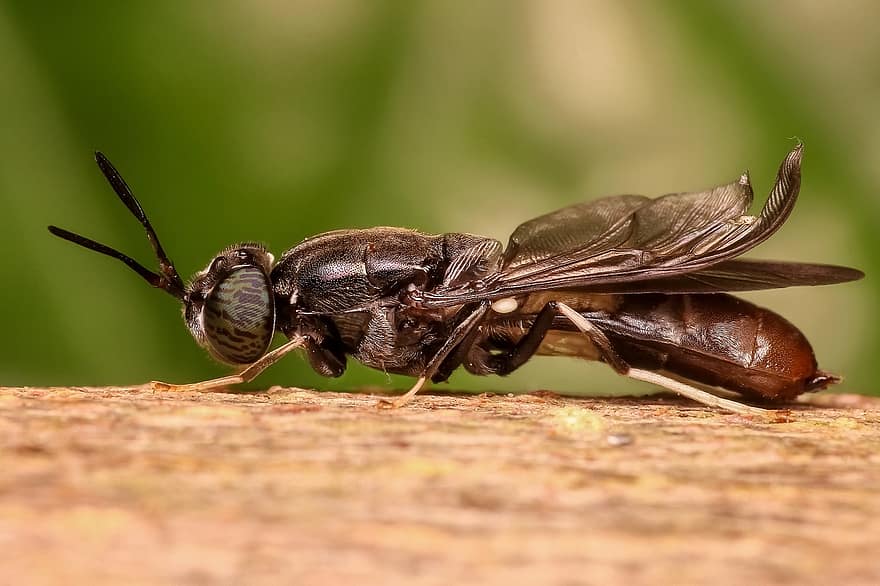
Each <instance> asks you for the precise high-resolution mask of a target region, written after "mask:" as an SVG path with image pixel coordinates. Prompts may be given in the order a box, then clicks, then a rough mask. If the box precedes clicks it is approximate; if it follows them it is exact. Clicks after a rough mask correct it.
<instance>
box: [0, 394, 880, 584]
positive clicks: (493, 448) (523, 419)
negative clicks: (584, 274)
mask: <svg viewBox="0 0 880 586" xmlns="http://www.w3.org/2000/svg"><path fill="white" fill-rule="evenodd" d="M811 401H812V404H810V405H799V406H797V407H795V408H793V409H791V410H788V411H782V412H779V413H777V414H776V415H775V416H774V417H772V418H769V419H766V420H754V419H745V418H742V417H739V416H736V415H731V414H727V413H723V412H718V411H713V410H710V409H707V408H704V407H701V406H696V405H693V404H690V403H687V402H685V401H680V400H678V399H675V398H672V397H662V396H661V397H657V396H654V397H648V398H624V399H621V398H616V399H572V398H562V397H557V396H554V395H550V394H538V395H520V396H488V395H481V396H452V395H424V396H420V397H418V398H417V399H416V401H415V402H414V403H413V404H412V406H411V407H407V408H404V409H401V410H397V411H393V410H386V409H378V408H376V398H375V397H371V396H369V395H365V394H338V393H316V392H311V391H302V390H297V389H281V388H273V389H270V390H269V391H267V392H266V393H246V394H223V393H211V394H174V393H154V392H152V391H149V390H145V389H143V388H139V387H138V388H60V389H34V388H0V584H16V585H32V584H119V583H125V584H157V583H173V584H194V585H201V584H277V583H287V584H343V583H346V584H347V583H360V584H364V583H369V584H408V585H421V584H623V583H625V584H695V583H709V582H711V583H713V584H742V583H752V584H799V585H800V584H829V583H831V584H834V583H837V584H878V583H880V555H878V536H880V402H878V401H877V400H874V399H868V398H864V397H855V396H832V395H826V396H822V395H819V396H815V397H813V398H811Z"/></svg>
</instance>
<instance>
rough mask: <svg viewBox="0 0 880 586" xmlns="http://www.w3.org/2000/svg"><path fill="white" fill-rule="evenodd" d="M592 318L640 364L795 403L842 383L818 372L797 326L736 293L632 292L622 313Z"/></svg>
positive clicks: (623, 352)
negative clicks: (804, 395) (800, 397)
mask: <svg viewBox="0 0 880 586" xmlns="http://www.w3.org/2000/svg"><path fill="white" fill-rule="evenodd" d="M590 319H591V321H593V322H594V323H595V324H596V325H597V326H599V327H600V328H601V329H602V330H603V331H605V333H606V334H607V335H608V337H609V339H610V340H611V341H612V344H613V345H614V347H615V349H616V350H617V351H618V352H619V353H620V354H621V356H622V357H623V358H624V359H625V360H626V361H627V362H629V363H630V365H632V366H634V367H638V368H646V369H651V370H664V371H667V372H670V373H673V374H677V375H680V376H683V377H686V378H688V379H691V380H693V381H696V382H700V383H704V384H708V385H714V386H720V387H724V388H726V389H730V390H733V391H737V392H740V393H743V394H745V395H750V396H753V397H760V398H762V399H765V400H779V401H784V400H790V399H792V398H794V397H796V396H797V395H800V394H801V393H803V392H805V391H809V390H816V389H819V388H824V387H825V386H827V385H829V384H832V383H834V382H836V380H837V379H836V378H835V377H833V376H831V375H827V374H825V373H823V372H821V371H819V370H818V369H817V364H816V358H815V356H814V354H813V349H812V347H811V346H810V343H809V342H808V341H807V339H806V337H804V335H803V334H802V333H801V332H800V330H798V329H797V328H796V327H795V326H794V325H792V324H791V323H790V322H788V321H787V320H786V319H784V318H783V317H781V316H780V315H778V314H776V313H774V312H772V311H770V310H767V309H764V308H762V307H758V306H757V305H754V304H752V303H749V302H747V301H743V300H742V299H738V298H736V297H733V296H732V295H726V294H707V295H626V296H624V301H623V303H622V305H621V306H620V308H619V309H618V310H617V311H615V312H614V313H612V314H606V315H605V316H602V317H598V318H597V317H596V316H590Z"/></svg>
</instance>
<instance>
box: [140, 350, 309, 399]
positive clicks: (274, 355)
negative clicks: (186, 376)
mask: <svg viewBox="0 0 880 586" xmlns="http://www.w3.org/2000/svg"><path fill="white" fill-rule="evenodd" d="M303 344H305V338H300V337H296V338H293V339H291V340H289V341H287V342H285V343H284V344H282V345H281V346H278V347H277V348H275V349H274V350H272V351H271V352H267V353H266V354H265V355H264V356H263V357H262V358H260V359H259V360H257V361H256V362H254V363H253V364H250V365H248V366H247V367H246V368H245V369H244V370H242V371H241V372H239V373H238V374H232V375H229V376H221V377H220V378H214V379H211V380H206V381H201V382H197V383H189V384H183V385H175V384H171V383H163V382H160V381H153V382H151V383H150V387H152V389H153V390H154V391H213V390H215V389H219V388H223V387H228V386H231V385H239V384H241V383H246V382H250V381H252V380H253V379H255V378H256V377H257V375H259V374H260V373H261V372H263V371H264V370H266V369H267V368H269V367H270V366H272V365H273V364H275V363H276V362H278V361H279V360H280V359H281V357H282V356H284V355H285V354H287V353H288V352H290V351H291V350H295V349H296V348H299V347H300V346H302V345H303Z"/></svg>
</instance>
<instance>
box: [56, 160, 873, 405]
mask: <svg viewBox="0 0 880 586" xmlns="http://www.w3.org/2000/svg"><path fill="white" fill-rule="evenodd" d="M802 153H803V147H802V145H800V144H799V145H797V146H796V147H795V148H794V150H792V151H791V152H790V153H789V154H788V155H787V156H786V157H785V160H783V162H782V165H781V166H780V168H779V172H778V174H777V178H776V182H775V184H774V186H773V189H772V190H771V192H770V196H769V197H768V199H767V201H766V203H765V204H764V207H763V209H762V210H761V212H760V214H758V215H756V216H752V215H748V208H749V206H750V205H751V203H752V188H751V185H750V181H749V177H748V174H747V173H744V174H743V175H742V176H741V177H740V178H739V179H738V180H736V181H734V182H732V183H729V184H726V185H720V186H718V187H715V188H712V189H709V190H706V191H700V192H693V193H676V194H670V195H664V196H662V197H658V198H655V199H650V198H647V197H643V196H638V195H618V196H612V197H605V198H601V199H597V200H594V201H589V202H586V203H580V204H576V205H573V206H570V207H566V208H563V209H561V210H558V211H555V212H552V213H549V214H547V215H544V216H541V217H539V218H536V219H534V220H530V221H528V222H526V223H524V224H522V225H521V226H519V227H518V228H517V229H516V230H515V231H514V232H513V235H512V236H511V237H510V241H509V243H508V245H507V246H506V247H504V246H502V244H501V242H499V241H497V240H493V239H491V238H484V237H482V236H475V235H472V234H462V233H448V234H440V235H429V234H423V233H421V232H418V231H415V230H408V229H404V228H388V227H384V228H370V229H362V230H338V231H334V232H327V233H324V234H319V235H317V236H314V237H312V238H307V239H306V240H304V241H303V242H301V243H300V244H298V245H297V246H295V247H293V248H291V249H290V250H288V251H286V252H285V253H284V254H283V255H282V256H281V258H280V260H278V261H276V260H275V259H274V257H273V256H272V254H271V253H270V252H269V251H268V250H267V249H266V248H265V247H264V246H262V245H261V244H257V243H252V242H246V243H241V244H235V245H233V246H230V247H228V248H226V249H224V250H223V251H221V252H220V253H219V254H218V255H217V256H215V257H214V259H213V260H212V261H211V262H210V263H209V265H208V266H207V267H206V268H205V269H204V270H202V271H200V272H198V273H196V274H195V276H194V277H193V278H192V280H191V281H190V282H189V283H188V284H185V283H184V282H183V280H182V279H181V278H180V275H179V274H178V273H177V270H176V269H175V267H174V264H173V263H172V262H171V260H170V259H169V258H168V256H167V255H166V254H165V251H164V250H163V248H162V245H161V244H160V242H159V238H158V237H157V235H156V232H155V231H154V230H153V227H152V225H151V224H150V221H149V220H148V219H147V216H146V214H145V213H144V210H143V208H142V207H141V205H140V203H139V202H138V201H137V199H135V197H134V195H133V194H132V192H131V190H130V189H129V187H128V185H126V183H125V181H124V180H123V179H122V176H121V175H120V174H119V172H118V171H117V170H116V169H115V168H114V167H113V165H112V164H111V163H110V161H109V160H107V158H106V157H105V156H104V155H102V154H101V153H96V157H95V158H96V161H97V163H98V167H99V168H100V169H101V171H102V173H103V174H104V176H105V177H106V178H107V181H108V182H109V183H110V185H111V187H112V188H113V190H114V191H115V192H116V195H117V196H118V197H119V199H120V200H122V202H123V203H124V204H125V205H126V207H128V209H129V211H130V212H131V213H132V214H133V215H134V216H135V218H137V219H138V221H139V222H140V223H141V225H142V226H143V228H144V230H145V231H146V233H147V238H148V240H149V242H150V244H151V246H152V248H153V251H154V252H155V255H156V257H157V259H158V262H159V270H158V272H154V271H152V270H149V269H147V268H146V267H144V266H143V265H141V264H140V263H138V262H137V261H135V260H134V259H132V258H131V257H129V256H126V255H125V254H123V253H121V252H119V251H117V250H115V249H113V248H110V247H108V246H105V245H103V244H100V243H98V242H95V241H94V240H90V239H88V238H85V237H83V236H80V235H78V234H74V233H73V232H68V231H67V230H63V229H61V228H57V227H55V226H50V227H49V231H50V232H51V233H52V234H54V235H55V236H58V237H60V238H63V239H65V240H69V241H70V242H73V243H74V244H78V245H80V246H83V247H85V248H88V249H90V250H93V251H95V252H99V253H101V254H105V255H108V256H111V257H113V258H116V259H118V260H121V261H122V262H124V263H125V264H126V265H128V267H129V268H131V269H132V270H134V271H135V272H137V273H138V274H139V275H140V276H141V277H143V278H144V279H145V280H146V281H147V282H148V283H149V284H150V285H152V286H154V287H157V288H159V289H162V290H164V291H166V292H167V293H169V294H171V295H172V296H173V297H175V298H176V299H178V300H179V301H180V302H181V303H182V305H183V317H184V321H185V322H186V325H187V328H188V329H189V331H190V333H191V334H192V336H193V337H194V338H195V340H196V342H198V343H199V345H201V346H202V347H203V348H205V349H206V350H207V351H208V353H209V354H210V355H211V356H212V357H213V358H214V359H216V360H218V361H219V362H222V363H225V364H229V365H232V366H234V367H236V368H237V369H238V372H237V374H234V375H229V376H224V377H220V378H217V379H212V380H207V381H202V382H197V383H192V384H182V385H177V384H168V383H162V382H153V383H151V384H152V386H153V388H155V389H161V390H180V391H212V390H216V389H221V388H225V387H227V386H230V385H236V384H239V383H243V382H247V381H250V380H252V379H253V378H254V377H256V376H257V375H258V374H260V373H261V372H262V371H263V370H265V369H266V368H267V367H269V366H270V365H272V364H273V363H275V362H276V361H278V360H279V359H280V358H281V357H282V356H284V355H285V354H287V353H288V352H290V351H291V350H294V349H297V348H302V349H303V350H304V351H305V353H306V355H307V357H308V360H309V363H310V364H311V366H312V368H314V370H315V371H317V372H318V373H320V374H322V375H324V376H333V377H336V376H341V375H342V374H343V372H344V371H345V367H346V361H347V358H348V357H349V356H351V357H353V358H355V359H356V360H358V361H359V362H361V363H363V364H365V365H367V366H370V367H373V368H377V369H381V370H384V371H386V372H391V373H397V374H405V375H410V376H414V377H418V380H417V382H416V383H415V384H414V385H413V386H412V388H411V389H410V390H409V391H408V392H407V393H405V394H404V395H402V396H400V397H398V398H397V399H395V400H394V401H393V402H392V405H393V406H398V407H399V406H402V405H405V404H406V403H407V402H409V401H410V400H411V399H412V397H413V396H414V395H415V394H416V393H417V392H418V391H419V390H420V389H421V388H422V386H423V385H424V384H425V382H426V381H428V380H431V381H434V382H441V381H445V380H446V379H447V378H448V377H449V376H450V375H451V374H452V372H453V371H455V370H456V369H458V368H464V369H465V370H467V371H469V372H471V373H473V374H477V375H489V374H497V375H506V374H509V373H511V372H513V371H514V370H516V369H517V368H519V367H520V366H522V365H523V364H524V363H525V362H526V361H528V360H529V359H530V358H532V357H533V356H535V355H565V356H577V357H581V358H585V359H588V360H598V361H601V362H605V363H606V364H608V365H609V366H610V367H611V368H613V369H614V370H615V371H616V372H618V373H619V374H621V375H624V376H628V377H631V378H634V379H638V380H643V381H647V382H650V383H653V384H656V385H659V386H661V387H665V388H667V389H670V390H672V391H674V392H676V393H679V394H681V395H684V396H686V397H689V398H691V399H694V400H696V401H699V402H701V403H704V404H706V405H710V406H713V407H719V408H723V409H728V410H730V411H734V412H737V413H745V414H755V413H760V412H763V409H760V408H757V407H753V406H750V405H746V404H743V403H740V402H738V401H734V400H732V399H730V398H726V397H724V396H720V395H729V394H730V392H733V393H735V394H736V395H737V396H738V397H739V398H742V399H745V400H749V401H752V402H761V403H784V402H786V401H790V400H792V399H794V398H795V397H797V396H798V395H800V394H801V393H804V392H807V391H814V390H819V389H823V388H825V387H827V386H829V385H831V384H833V383H836V382H838V380H839V378H838V377H836V376H835V375H833V374H829V373H826V372H824V371H822V370H819V368H818V365H817V363H816V359H815V356H814V354H813V349H812V347H811V346H810V343H809V342H808V341H807V339H806V338H805V337H804V335H803V334H802V333H801V332H800V331H799V330H798V329H797V328H796V327H795V326H794V325H792V324H791V323H789V322H788V321H786V320H785V319H784V318H782V317H781V316H779V315H777V314H776V313H774V312H772V311H770V310H768V309H764V308H761V307H758V306H756V305H754V304H752V303H750V302H747V301H744V300H742V299H738V298H736V297H734V296H732V295H730V294H729V292H735V291H751V290H758V289H773V288H779V287H790V286H799V285H827V284H832V283H841V282H846V281H853V280H856V279H859V278H861V277H863V276H864V275H863V273H862V272H861V271H858V270H856V269H851V268H846V267H840V266H831V265H821V264H808V263H799V262H785V261H765V260H742V259H739V258H737V257H739V256H740V255H742V254H743V253H745V252H747V251H748V250H750V249H752V248H753V247H755V246H756V245H758V244H760V243H761V242H763V241H764V240H766V239H767V238H769V237H770V236H771V235H772V234H773V233H774V232H775V231H776V230H777V229H779V227H780V226H781V225H782V224H783V223H784V222H785V220H786V219H787V218H788V216H789V214H790V213H791V211H792V208H793V207H794V204H795V201H796V200H797V196H798V192H799V190H800V183H801V158H802ZM275 332H280V333H281V334H283V335H284V336H285V337H286V338H287V341H286V342H285V343H283V344H281V345H279V346H278V347H276V348H275V349H270V348H271V345H272V339H273V337H274V334H275Z"/></svg>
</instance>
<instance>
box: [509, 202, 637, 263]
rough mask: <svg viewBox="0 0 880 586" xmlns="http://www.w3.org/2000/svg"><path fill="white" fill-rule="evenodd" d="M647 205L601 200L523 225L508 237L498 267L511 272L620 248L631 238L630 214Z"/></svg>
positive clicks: (559, 211)
mask: <svg viewBox="0 0 880 586" xmlns="http://www.w3.org/2000/svg"><path fill="white" fill-rule="evenodd" d="M650 201H651V200H650V199H649V198H647V197H644V196H642V195H615V196H611V197H603V198H601V199H597V200H594V201H588V202H585V203H579V204H575V205H572V206H568V207H566V208H562V209H561V210H556V211H555V212H551V213H549V214H545V215H543V216H540V217H538V218H535V219H534V220H530V221H528V222H525V223H524V224H521V225H520V226H519V227H518V228H517V229H516V230H514V232H513V234H512V235H511V236H510V241H509V243H508V244H507V249H506V250H505V252H504V261H503V263H502V266H503V267H504V269H505V270H506V271H507V272H513V271H514V270H515V269H517V268H519V267H537V266H543V265H546V264H551V263H552V262H554V261H555V260H556V259H558V258H560V257H563V256H572V257H576V256H583V257H587V256H589V255H590V254H591V253H595V252H600V251H603V250H608V249H609V248H614V247H617V246H621V245H622V244H623V243H624V242H626V240H627V239H629V237H630V235H631V234H632V218H633V213H634V212H635V211H636V210H638V209H639V208H641V207H643V206H644V205H645V204H647V203H649V202H650Z"/></svg>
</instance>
